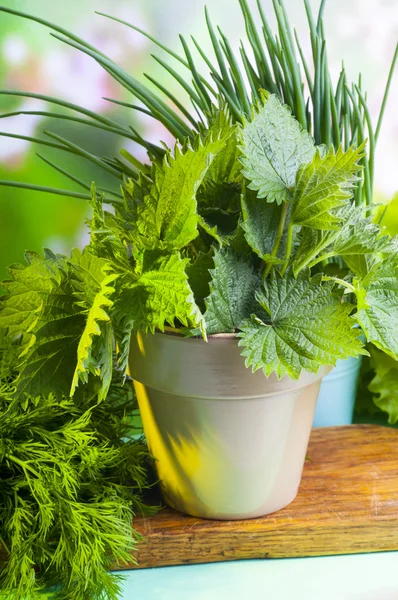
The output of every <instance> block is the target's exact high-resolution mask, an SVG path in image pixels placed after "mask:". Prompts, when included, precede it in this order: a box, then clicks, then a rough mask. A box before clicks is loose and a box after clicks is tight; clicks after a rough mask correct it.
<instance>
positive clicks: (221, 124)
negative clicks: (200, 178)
mask: <svg viewBox="0 0 398 600" xmlns="http://www.w3.org/2000/svg"><path fill="white" fill-rule="evenodd" d="M237 127H238V126H237V125H236V123H233V121H232V118H231V115H230V113H229V111H228V109H227V108H226V107H224V108H222V109H221V110H218V111H216V113H215V114H214V115H213V116H212V118H211V119H210V122H209V129H208V130H207V131H206V134H205V135H206V138H205V139H209V138H210V139H217V138H219V139H223V140H224V144H223V147H222V149H221V150H220V152H218V153H217V155H216V156H215V157H214V160H213V161H212V164H211V165H210V167H209V170H208V172H207V174H206V179H205V183H206V182H208V181H210V182H219V183H224V182H230V183H236V182H240V181H241V180H242V175H241V169H242V165H241V163H240V161H239V160H238V158H239V154H240V151H239V148H238V129H237Z"/></svg>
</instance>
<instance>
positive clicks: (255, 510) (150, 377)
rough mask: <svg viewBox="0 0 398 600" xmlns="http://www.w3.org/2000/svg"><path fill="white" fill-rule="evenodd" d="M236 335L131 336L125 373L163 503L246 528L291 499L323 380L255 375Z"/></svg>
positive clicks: (323, 371)
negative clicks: (250, 520)
mask: <svg viewBox="0 0 398 600" xmlns="http://www.w3.org/2000/svg"><path fill="white" fill-rule="evenodd" d="M240 352H241V349H240V348H239V347H238V340H237V339H236V337H235V336H234V335H232V334H231V335H228V334H226V335H223V334H221V335H215V336H210V338H209V341H208V342H207V343H206V342H205V341H204V340H202V339H197V338H191V339H187V338H183V337H180V336H176V335H168V334H161V333H156V334H154V335H141V334H139V335H138V336H137V337H136V336H133V339H132V343H131V352H130V372H131V375H132V377H133V379H134V385H135V389H136V392H137V396H138V402H139V406H140V411H141V416H142V421H143V426H144V431H145V435H146V439H147V442H148V446H149V449H150V452H151V453H152V455H153V457H154V458H155V466H156V468H157V472H158V476H159V479H160V484H161V489H162V493H163V496H164V499H165V501H166V502H167V504H168V505H169V506H171V507H172V508H175V509H176V510H179V511H181V512H184V513H187V514H189V515H193V516H196V517H204V518H212V519H244V518H253V517H259V516H262V515H265V514H268V513H272V512H274V511H277V510H279V509H281V508H283V507H284V506H286V505H287V504H289V503H290V502H292V500H293V499H294V498H295V496H296V494H297V490H298V486H299V483H300V479H301V473H302V469H303V465H304V460H305V454H306V449H307V445H308V439H309V435H310V432H311V424H312V419H313V416H314V411H315V405H316V400H317V396H318V391H319V386H320V383H321V379H322V377H323V376H324V375H325V374H326V373H327V372H328V371H329V367H324V368H322V369H321V370H320V371H319V372H318V373H317V374H313V373H306V372H305V373H302V375H301V377H300V379H299V380H297V381H295V380H291V379H289V378H287V377H285V378H283V379H282V380H280V381H278V379H277V378H276V377H275V376H271V377H269V378H266V377H265V376H264V374H263V373H262V372H261V371H257V372H256V373H252V371H251V369H247V368H246V367H245V364H244V359H243V358H242V356H241V355H240Z"/></svg>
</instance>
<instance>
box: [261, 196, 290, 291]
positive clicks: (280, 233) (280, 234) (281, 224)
mask: <svg viewBox="0 0 398 600" xmlns="http://www.w3.org/2000/svg"><path fill="white" fill-rule="evenodd" d="M288 208H289V205H288V203H287V202H284V203H283V205H282V212H281V218H280V220H279V225H278V231H277V232H276V238H275V243H274V247H273V248H272V252H271V256H276V255H277V253H278V250H279V246H280V244H281V241H282V237H283V232H284V230H285V223H286V217H287V211H288ZM271 269H272V262H270V263H269V264H268V266H267V267H266V268H265V269H264V273H263V281H264V279H266V278H267V277H268V275H269V274H270V272H271Z"/></svg>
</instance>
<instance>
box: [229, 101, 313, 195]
mask: <svg viewBox="0 0 398 600" xmlns="http://www.w3.org/2000/svg"><path fill="white" fill-rule="evenodd" d="M262 100H263V104H262V105H258V106H257V108H256V109H255V111H254V115H253V119H252V121H251V122H248V123H246V124H245V127H244V128H243V130H242V146H241V150H242V157H241V162H242V165H243V174H244V176H245V177H246V178H247V179H248V180H249V182H250V183H249V184H248V185H249V188H250V189H252V190H255V191H256V192H257V195H258V197H259V198H265V199H266V201H267V202H276V203H277V204H281V203H282V202H288V201H290V199H291V190H292V188H293V187H294V185H295V182H296V175H297V172H298V170H299V168H300V166H301V165H303V164H306V163H308V162H309V161H310V160H311V159H312V157H313V155H314V152H315V146H314V140H313V139H312V138H311V136H310V135H309V133H308V132H307V131H305V130H304V129H303V128H302V127H301V125H300V124H299V123H298V122H297V121H296V119H295V118H294V117H293V116H292V114H291V109H290V108H289V107H288V106H286V105H283V104H282V103H281V102H280V100H279V98H278V97H277V96H275V95H273V94H270V95H263V96H262Z"/></svg>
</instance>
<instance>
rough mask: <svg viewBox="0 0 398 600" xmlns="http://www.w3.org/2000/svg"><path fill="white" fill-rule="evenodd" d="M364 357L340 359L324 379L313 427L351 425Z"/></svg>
mask: <svg viewBox="0 0 398 600" xmlns="http://www.w3.org/2000/svg"><path fill="white" fill-rule="evenodd" d="M361 362H362V357H361V356H360V357H359V358H353V357H351V358H347V359H346V360H338V361H337V363H336V366H335V367H334V368H333V369H332V370H331V371H330V373H328V375H326V377H325V378H324V379H323V380H322V384H321V389H320V391H319V397H318V402H317V405H316V411H315V416H314V422H313V427H331V426H333V425H351V423H352V419H353V415H354V407H355V397H356V392H357V385H358V378H359V372H360V369H361Z"/></svg>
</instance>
